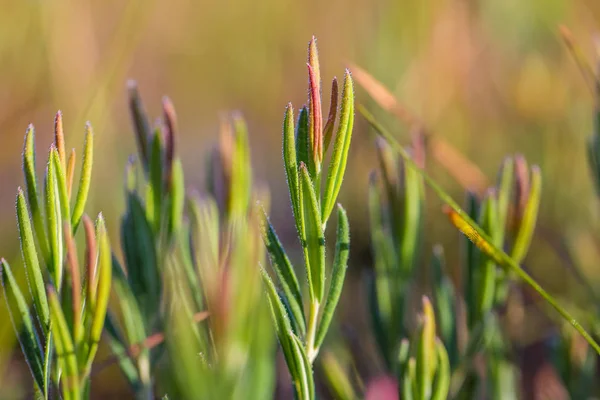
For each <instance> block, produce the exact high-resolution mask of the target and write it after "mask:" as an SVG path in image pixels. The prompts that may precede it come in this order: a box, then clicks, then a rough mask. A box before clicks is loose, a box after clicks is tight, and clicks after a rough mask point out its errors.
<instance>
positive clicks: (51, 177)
mask: <svg viewBox="0 0 600 400" xmlns="http://www.w3.org/2000/svg"><path fill="white" fill-rule="evenodd" d="M53 149H54V150H53ZM53 151H54V152H55V151H56V150H55V148H54V144H53V145H52V147H51V150H50V154H49V157H48V167H47V170H46V188H45V190H46V226H47V228H48V239H49V240H48V241H49V243H50V255H51V257H52V258H51V262H50V265H49V266H48V270H49V271H50V276H51V277H52V278H53V280H54V284H55V285H56V286H57V287H58V289H59V291H60V288H61V287H62V273H63V263H62V261H63V254H62V250H63V249H62V240H61V238H62V218H61V212H60V211H61V210H60V200H59V196H58V184H57V176H56V174H57V172H56V168H55V166H56V164H55V163H54V162H53V161H52V153H53Z"/></svg>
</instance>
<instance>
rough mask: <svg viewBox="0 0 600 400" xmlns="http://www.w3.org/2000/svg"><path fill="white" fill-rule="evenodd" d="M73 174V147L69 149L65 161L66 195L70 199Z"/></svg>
mask: <svg viewBox="0 0 600 400" xmlns="http://www.w3.org/2000/svg"><path fill="white" fill-rule="evenodd" d="M74 176H75V149H71V153H69V160H68V161H67V170H66V180H67V197H68V198H69V201H70V200H71V193H72V191H73V177H74Z"/></svg>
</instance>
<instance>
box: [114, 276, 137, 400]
mask: <svg viewBox="0 0 600 400" xmlns="http://www.w3.org/2000/svg"><path fill="white" fill-rule="evenodd" d="M115 286H116V284H115ZM106 331H107V332H108V345H109V347H110V349H111V351H112V353H113V354H114V355H115V357H117V360H118V361H117V362H118V363H119V367H120V368H121V371H122V372H123V375H125V378H126V379H127V381H128V383H129V385H130V386H131V389H132V390H133V391H134V392H138V390H140V387H141V384H140V378H139V374H138V372H137V369H136V367H135V364H134V363H133V361H132V359H131V358H130V357H129V355H128V354H127V351H128V348H127V346H126V344H125V342H124V339H123V338H122V336H121V334H120V332H119V331H118V329H117V326H116V323H115V322H114V321H113V319H112V318H111V315H110V314H109V315H107V316H106Z"/></svg>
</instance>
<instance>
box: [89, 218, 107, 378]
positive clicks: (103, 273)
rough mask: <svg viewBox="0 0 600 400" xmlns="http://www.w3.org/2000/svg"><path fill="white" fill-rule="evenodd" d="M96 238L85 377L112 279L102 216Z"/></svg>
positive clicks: (97, 223)
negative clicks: (95, 282)
mask: <svg viewBox="0 0 600 400" xmlns="http://www.w3.org/2000/svg"><path fill="white" fill-rule="evenodd" d="M96 230H97V233H96V237H97V239H98V291H97V293H96V305H95V308H94V311H93V317H92V321H91V326H90V327H89V338H88V342H89V351H88V354H87V361H86V364H85V365H86V368H85V375H86V376H87V375H88V374H89V372H90V371H91V368H92V362H93V361H94V357H95V356H96V352H97V351H98V345H99V343H100V336H101V335H102V329H103V328H104V320H105V318H106V310H107V307H108V300H109V297H110V283H111V279H112V256H111V251H110V242H109V240H108V234H107V232H106V226H105V224H104V218H103V217H102V214H99V215H98V218H97V219H96Z"/></svg>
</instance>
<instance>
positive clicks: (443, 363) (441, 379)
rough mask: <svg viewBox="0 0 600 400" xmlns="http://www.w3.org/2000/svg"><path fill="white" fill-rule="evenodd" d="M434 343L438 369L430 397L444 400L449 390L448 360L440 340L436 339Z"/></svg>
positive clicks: (433, 399) (435, 399) (434, 399)
mask: <svg viewBox="0 0 600 400" xmlns="http://www.w3.org/2000/svg"><path fill="white" fill-rule="evenodd" d="M435 345H436V350H437V356H438V369H437V375H436V379H435V383H434V386H433V394H432V396H431V399H432V400H446V399H447V398H448V392H449V391H450V377H451V372H450V361H449V359H448V353H447V352H446V348H445V347H444V344H443V343H442V341H441V340H439V339H437V340H436V342H435Z"/></svg>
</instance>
